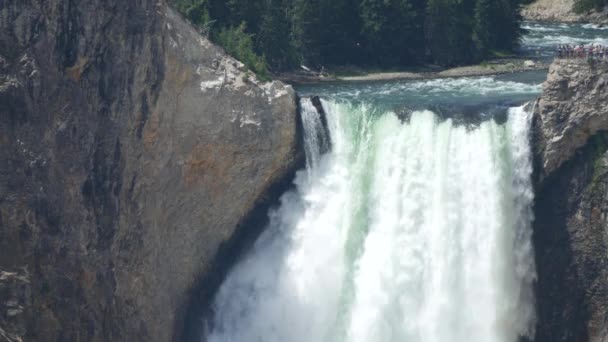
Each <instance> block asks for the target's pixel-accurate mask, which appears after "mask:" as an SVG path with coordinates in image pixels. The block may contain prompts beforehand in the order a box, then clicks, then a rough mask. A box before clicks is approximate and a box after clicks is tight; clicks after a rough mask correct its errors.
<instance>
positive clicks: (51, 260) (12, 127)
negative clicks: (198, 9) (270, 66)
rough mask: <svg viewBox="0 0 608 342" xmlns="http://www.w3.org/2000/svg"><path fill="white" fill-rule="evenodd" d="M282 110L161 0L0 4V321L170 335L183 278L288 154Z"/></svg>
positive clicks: (287, 113)
mask: <svg viewBox="0 0 608 342" xmlns="http://www.w3.org/2000/svg"><path fill="white" fill-rule="evenodd" d="M297 122H298V120H297V118H296V98H295V94H294V91H293V89H292V88H291V87H289V86H285V85H283V84H282V83H279V82H273V83H264V84H263V83H260V82H258V81H257V80H256V79H255V77H254V76H253V75H249V74H248V73H246V72H245V69H244V67H243V65H242V64H241V63H239V62H237V61H236V60H234V59H232V58H230V57H227V56H226V55H225V54H224V53H223V52H222V51H221V50H220V49H218V48H217V47H215V46H213V45H212V44H210V43H209V41H208V40H206V39H205V38H203V37H202V36H200V35H199V34H198V32H197V31H196V30H195V29H194V28H192V27H191V26H190V25H188V24H187V23H185V22H184V21H183V20H182V18H181V17H179V15H177V14H175V13H174V12H173V11H172V10H170V9H169V8H167V6H166V5H165V4H164V2H163V1H157V0H139V1H123V0H109V1H98V0H78V1H76V0H74V1H63V0H61V1H60V0H44V1H37V0H34V1H23V0H7V1H3V2H0V275H15V276H12V278H11V279H12V280H11V281H10V282H9V281H8V280H7V281H5V282H0V295H1V296H2V297H0V299H2V300H5V298H4V297H5V296H6V297H7V298H8V299H6V300H11V303H12V304H11V305H13V304H14V305H13V306H15V308H12V307H11V308H12V309H15V310H16V311H15V310H13V311H10V312H11V314H10V315H9V316H10V317H8V316H7V317H5V316H4V315H2V316H0V324H2V325H5V324H6V326H7V328H6V329H4V327H0V328H2V329H1V330H0V334H11V336H13V337H14V338H18V337H20V338H23V339H24V340H27V341H170V340H176V339H178V338H179V335H180V334H181V330H182V323H183V320H184V315H185V313H186V310H187V306H188V303H189V301H190V297H189V296H190V295H191V294H192V292H190V291H192V290H194V289H195V286H198V287H200V286H202V285H201V284H200V282H201V279H206V275H207V274H208V272H209V271H210V270H212V269H214V267H216V266H214V265H215V264H214V257H215V256H216V255H218V251H219V250H220V249H222V250H223V251H224V253H227V252H226V250H227V249H229V248H230V245H231V244H232V243H233V242H234V240H238V239H239V236H241V235H247V234H253V233H252V232H251V231H249V229H251V228H252V227H250V226H248V225H247V220H248V218H249V217H250V216H251V214H250V213H251V212H252V210H254V209H255V208H256V206H258V205H260V203H263V202H264V201H267V199H268V196H267V195H268V191H269V190H270V189H271V188H272V187H273V185H275V184H277V183H278V182H281V181H282V180H284V179H285V178H286V177H289V174H290V173H291V172H293V170H294V168H295V167H296V166H297V164H298V163H300V158H301V157H300V156H301V154H300V153H299V150H298V146H297ZM221 246H224V247H221ZM22 273H26V274H27V285H24V284H23V282H19V279H20V278H15V277H16V276H18V275H20V274H22ZM7 277H8V276H7ZM19 286H25V287H26V289H24V290H23V289H20V288H18V287H19ZM20 291H21V292H20ZM22 291H26V292H27V295H21V294H20V293H22ZM9 297H10V298H9ZM13 297H14V298H13ZM1 309H2V310H5V308H4V306H2V308H1ZM9 330H10V331H9Z"/></svg>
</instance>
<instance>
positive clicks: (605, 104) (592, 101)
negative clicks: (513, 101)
mask: <svg viewBox="0 0 608 342" xmlns="http://www.w3.org/2000/svg"><path fill="white" fill-rule="evenodd" d="M607 130H608V66H606V65H605V64H604V65H595V66H592V65H590V64H589V63H588V62H587V61H582V60H580V61H572V60H557V61H556V62H555V63H554V64H553V65H552V66H551V69H550V72H549V77H548V80H547V81H546V82H545V84H544V88H543V94H542V96H541V98H540V99H539V101H538V103H537V105H536V108H535V122H534V148H535V150H536V151H535V159H536V161H535V162H536V163H535V164H536V170H535V172H536V176H537V177H536V203H535V217H536V220H535V222H534V244H535V253H536V263H537V270H538V282H537V286H536V298H537V306H538V326H537V336H536V337H537V338H536V341H538V342H558V341H564V342H565V341H590V342H606V341H608V133H607Z"/></svg>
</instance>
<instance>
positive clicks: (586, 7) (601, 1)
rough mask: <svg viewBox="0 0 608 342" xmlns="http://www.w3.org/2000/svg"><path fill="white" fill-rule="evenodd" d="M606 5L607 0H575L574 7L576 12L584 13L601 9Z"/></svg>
mask: <svg viewBox="0 0 608 342" xmlns="http://www.w3.org/2000/svg"><path fill="white" fill-rule="evenodd" d="M606 6H608V0H577V1H576V3H575V5H574V9H575V11H576V12H578V13H585V12H588V11H593V10H595V11H601V10H603V9H604V7H606Z"/></svg>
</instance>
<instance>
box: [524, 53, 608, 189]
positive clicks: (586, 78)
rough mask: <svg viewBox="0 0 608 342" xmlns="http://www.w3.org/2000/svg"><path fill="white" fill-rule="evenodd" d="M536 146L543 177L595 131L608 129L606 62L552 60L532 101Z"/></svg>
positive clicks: (570, 156) (558, 165) (607, 74)
mask: <svg viewBox="0 0 608 342" xmlns="http://www.w3.org/2000/svg"><path fill="white" fill-rule="evenodd" d="M536 111H537V112H538V115H536V119H537V121H538V122H537V123H536V124H537V127H538V128H539V130H538V133H539V135H538V137H537V140H536V148H537V151H538V152H539V153H540V159H539V161H541V164H539V165H538V167H537V171H538V172H539V176H540V177H545V176H547V175H549V174H551V173H552V172H554V171H555V170H556V169H557V168H559V167H560V166H561V165H562V164H563V163H564V162H565V161H567V160H569V159H570V158H572V156H573V155H574V153H575V151H576V150H577V149H579V148H581V147H583V146H584V145H585V144H586V143H587V141H588V140H589V138H590V137H592V136H593V135H595V134H596V133H597V132H598V131H601V130H608V118H607V113H608V65H607V64H606V63H604V62H601V63H599V62H597V63H590V62H588V61H586V60H583V59H560V60H556V61H555V62H554V63H553V64H552V65H551V67H550V68H549V75H548V78H547V81H546V82H545V83H544V84H543V95H542V97H541V98H540V99H539V100H538V102H537V104H536Z"/></svg>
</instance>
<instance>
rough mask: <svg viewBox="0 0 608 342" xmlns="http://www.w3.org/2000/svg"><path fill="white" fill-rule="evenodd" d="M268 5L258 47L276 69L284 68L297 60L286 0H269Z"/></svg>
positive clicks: (263, 18)
mask: <svg viewBox="0 0 608 342" xmlns="http://www.w3.org/2000/svg"><path fill="white" fill-rule="evenodd" d="M267 1H268V5H267V7H266V11H265V13H264V16H263V17H262V23H261V25H260V32H259V34H258V47H259V49H260V50H261V51H264V54H265V55H266V59H267V60H268V62H269V63H270V65H272V66H273V68H274V69H277V70H284V69H288V68H290V67H293V66H294V65H295V64H296V63H297V62H296V60H295V52H294V49H293V46H292V41H291V34H290V29H291V26H290V21H289V18H288V16H287V12H286V6H285V0H267Z"/></svg>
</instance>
